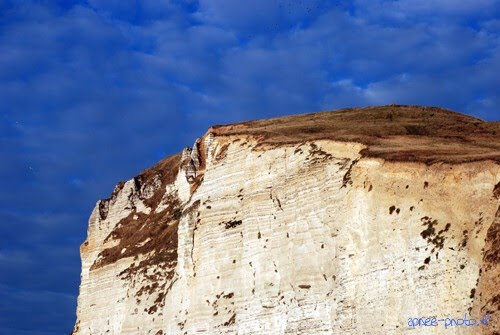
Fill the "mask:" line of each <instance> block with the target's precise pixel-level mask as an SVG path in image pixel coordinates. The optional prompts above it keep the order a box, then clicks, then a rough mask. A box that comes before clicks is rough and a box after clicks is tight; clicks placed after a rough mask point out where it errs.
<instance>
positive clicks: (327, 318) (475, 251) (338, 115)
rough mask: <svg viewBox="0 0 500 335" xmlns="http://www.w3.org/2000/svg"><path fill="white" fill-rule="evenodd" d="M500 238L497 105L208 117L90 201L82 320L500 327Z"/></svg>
mask: <svg viewBox="0 0 500 335" xmlns="http://www.w3.org/2000/svg"><path fill="white" fill-rule="evenodd" d="M499 250H500V122H484V121H482V120H479V119H476V118H473V117H470V116H466V115H462V114H458V113H455V112H452V111H449V110H444V109H440V108H435V107H420V106H397V105H390V106H381V107H367V108H357V109H343V110H339V111H333V112H321V113H313V114H303V115H294V116H287V117H280V118H274V119H266V120H258V121H250V122H243V123H238V124H233V125H225V126H213V127H211V128H210V129H209V130H208V131H207V133H206V134H205V135H204V136H203V137H201V138H200V139H197V140H196V141H195V143H194V145H193V146H192V147H186V148H185V149H184V150H183V152H182V153H179V154H177V155H173V156H170V157H167V158H165V159H164V160H162V161H160V162H159V163H158V164H156V165H155V166H153V167H152V168H150V169H147V170H145V171H143V172H142V173H141V174H139V175H138V176H137V177H134V178H133V179H131V180H129V181H126V182H120V183H119V184H118V185H117V186H116V188H115V190H114V191H113V193H112V194H111V196H110V197H109V198H107V199H104V200H100V201H98V202H97V204H96V207H95V208H94V211H93V212H92V214H91V216H90V219H89V228H88V237H87V239H86V241H85V242H84V243H83V244H82V246H81V258H82V274H81V285H80V295H79V297H78V310H77V322H76V324H75V327H74V330H73V334H75V335H76V334H78V335H83V334H86V335H90V334H92V335H96V334H152V335H166V334H169V335H170V334H186V335H187V334H262V335H263V334H413V333H415V332H419V331H425V332H426V333H428V334H443V332H448V333H450V334H451V333H461V334H462V333H463V334H498V333H499V332H500V324H499V322H500V320H498V319H497V318H498V316H499V315H500V312H499V309H500V294H499V292H500V269H499V254H500V251H499ZM464 314H467V316H468V317H469V318H474V319H477V322H478V325H477V326H473V327H467V326H463V325H458V324H457V325H454V324H452V325H451V326H450V325H448V326H446V328H445V323H447V322H448V321H447V320H450V319H458V318H463V317H464ZM419 318H422V320H424V321H425V319H426V318H430V319H432V318H436V321H435V322H436V326H427V325H424V324H422V325H420V324H418V320H419ZM485 318H490V319H491V321H489V323H487V324H485V323H484V322H483V323H480V320H483V321H484V320H485ZM440 319H443V320H445V321H442V322H440V321H439V320H440ZM412 320H417V321H416V322H417V325H415V321H412ZM424 321H422V322H424ZM450 322H451V321H450Z"/></svg>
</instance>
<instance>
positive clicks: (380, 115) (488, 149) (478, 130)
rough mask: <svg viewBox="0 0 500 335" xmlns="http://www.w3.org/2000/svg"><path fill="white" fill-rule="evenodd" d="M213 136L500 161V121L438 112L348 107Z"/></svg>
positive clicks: (407, 157) (217, 129)
mask: <svg viewBox="0 0 500 335" xmlns="http://www.w3.org/2000/svg"><path fill="white" fill-rule="evenodd" d="M209 131H212V132H214V134H215V135H220V136H222V135H250V136H252V137H255V138H257V139H258V140H259V142H260V145H262V146H264V147H266V145H270V146H275V145H280V144H294V143H301V142H305V141H311V140H319V139H332V140H338V141H353V142H358V143H362V144H365V145H367V146H368V147H367V149H365V150H364V151H363V152H362V154H363V155H365V156H372V157H381V158H384V159H388V160H401V161H424V162H427V163H433V162H436V161H443V162H452V163H459V162H467V161H477V160H484V159H491V160H495V161H500V122H485V121H482V120H480V119H477V118H474V117H471V116H468V115H463V114H460V113H456V112H453V111H450V110H446V109H442V108H437V107H421V106H401V105H389V106H378V107H365V108H347V109H341V110H337V111H330V112H319V113H312V114H300V115H291V116H284V117H278V118H272V119H263V120H257V121H248V122H242V123H237V124H232V125H224V126H220V125H219V126H214V127H212V128H211V129H210V130H209Z"/></svg>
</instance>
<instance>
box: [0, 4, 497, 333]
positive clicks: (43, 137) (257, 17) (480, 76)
mask: <svg viewBox="0 0 500 335" xmlns="http://www.w3.org/2000/svg"><path fill="white" fill-rule="evenodd" d="M429 3H430V2H428V1H423V0H416V1H413V0H412V1H409V0H400V1H382V0H376V1H368V0H356V1H354V2H351V1H349V2H348V1H336V2H335V1H334V2H330V1H320V0H314V1H307V2H306V1H304V2H297V1H276V0H266V1H261V0H256V1H252V2H228V1H219V0H212V1H199V2H198V1H180V0H171V1H156V0H148V1H126V2H123V1H116V0H89V1H83V0H82V1H74V2H70V1H22V2H18V1H3V2H0V163H1V164H0V177H1V180H2V187H1V191H0V301H1V302H0V333H1V334H4V333H5V334H14V335H16V334H30V335H31V334H47V335H48V334H61V333H68V332H69V331H70V328H71V324H72V323H73V322H74V312H75V309H76V295H77V287H78V283H79V271H80V264H79V259H78V246H79V244H80V243H81V242H82V241H83V240H84V238H85V235H86V228H87V227H86V221H87V218H88V216H89V214H90V212H91V210H92V208H93V206H94V205H95V202H96V201H97V199H98V198H103V197H106V196H107V195H108V194H109V193H110V192H111V191H112V189H113V187H114V185H115V184H116V183H117V182H118V181H119V180H124V179H128V178H131V177H132V176H134V175H135V174H137V173H138V172H139V171H140V170H142V169H144V168H146V167H148V166H150V165H152V164H153V163H154V162H156V161H158V160H159V159H161V158H163V157H164V156H166V155H169V154H172V153H175V152H178V151H180V150H181V149H182V147H184V146H185V145H190V144H192V142H193V141H194V139H195V138H196V137H198V136H201V135H202V134H203V133H204V132H205V131H206V129H207V128H208V126H210V125H212V124H220V123H229V122H237V121H242V120H248V119H255V118H261V117H270V116H277V115H284V114H292V113H299V112H308V111H309V112H310V111H317V110H324V109H333V108H341V107H349V106H363V105H373V104H388V103H404V104H423V105H439V106H443V107H447V108H452V109H455V110H457V111H460V112H466V113H469V114H471V115H475V116H478V117H481V118H484V119H488V120H499V119H500V113H499V110H498V108H499V106H500V98H499V96H500V95H499V87H500V79H499V77H498V72H499V70H500V49H499V48H500V21H499V19H498V17H499V14H500V13H499V3H498V1H494V0H475V1H472V0H471V1H469V0H465V1H460V2H456V1H451V0H438V1H433V2H432V6H429ZM32 311H37V313H35V314H36V315H34V313H32ZM26 315H30V316H32V318H31V321H29V322H27V321H26ZM44 331H45V333H44Z"/></svg>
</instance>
